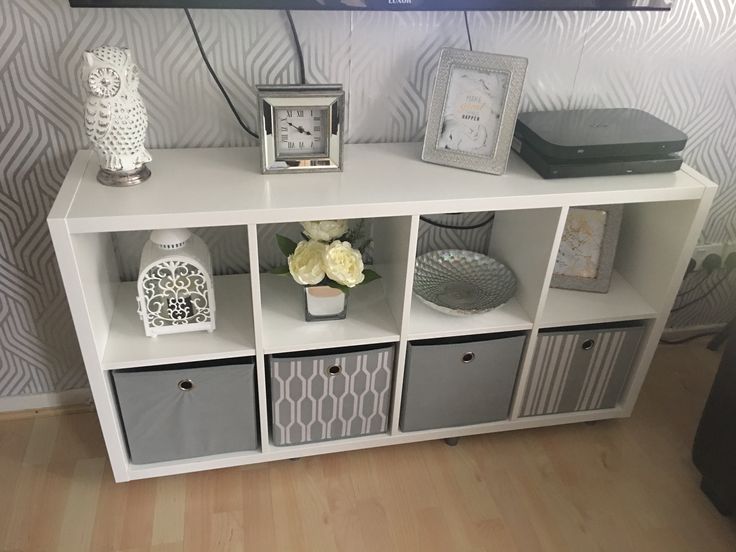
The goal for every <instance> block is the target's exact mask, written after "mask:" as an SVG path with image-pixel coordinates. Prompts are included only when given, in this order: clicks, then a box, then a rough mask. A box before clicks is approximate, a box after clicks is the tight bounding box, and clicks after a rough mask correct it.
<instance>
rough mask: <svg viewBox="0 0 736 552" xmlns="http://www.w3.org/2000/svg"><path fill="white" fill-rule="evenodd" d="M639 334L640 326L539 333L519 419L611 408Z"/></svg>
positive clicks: (572, 329)
mask: <svg viewBox="0 0 736 552" xmlns="http://www.w3.org/2000/svg"><path fill="white" fill-rule="evenodd" d="M643 335H644V326H643V324H642V323H640V322H636V323H633V324H632V323H619V324H607V325H597V326H577V327H572V328H559V329H555V330H545V331H542V332H539V339H538V342H537V347H536V351H535V354H534V360H533V362H532V368H531V373H530V375H529V379H528V381H527V384H526V390H525V393H524V401H523V403H522V409H521V415H522V416H539V415H541V414H556V413H560V412H576V411H580V410H599V409H603V408H613V407H615V406H616V405H617V404H618V401H619V399H620V398H621V394H622V392H623V390H624V388H625V386H626V382H627V381H628V379H629V373H630V372H631V368H632V366H633V363H634V360H635V357H636V352H637V351H638V349H639V342H640V341H641V339H642V336H643Z"/></svg>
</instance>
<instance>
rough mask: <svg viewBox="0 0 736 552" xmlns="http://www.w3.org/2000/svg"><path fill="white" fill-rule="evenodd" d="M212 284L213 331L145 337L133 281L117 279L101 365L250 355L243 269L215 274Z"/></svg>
mask: <svg viewBox="0 0 736 552" xmlns="http://www.w3.org/2000/svg"><path fill="white" fill-rule="evenodd" d="M213 285H214V288H215V305H216V309H217V310H216V314H215V316H216V319H215V320H216V328H215V331H213V332H190V333H182V334H171V335H165V336H158V337H146V334H145V332H144V330H143V324H142V323H141V321H140V318H139V317H138V310H137V307H138V303H137V302H136V299H135V298H136V293H137V291H136V283H135V282H124V283H121V284H120V286H119V288H118V294H117V298H116V300H115V310H114V313H113V316H112V322H111V324H110V332H109V335H108V338H107V346H106V347H105V354H104V356H103V358H102V369H103V370H118V369H122V368H141V367H144V366H156V365H160V364H171V363H174V362H194V361H199V360H212V359H219V358H234V357H240V356H252V355H254V354H255V339H254V333H253V318H252V317H253V315H252V313H253V306H252V299H251V289H250V277H249V275H247V274H236V275H230V276H215V278H214V283H213Z"/></svg>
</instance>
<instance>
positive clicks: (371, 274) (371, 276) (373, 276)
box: [360, 269, 381, 285]
mask: <svg viewBox="0 0 736 552" xmlns="http://www.w3.org/2000/svg"><path fill="white" fill-rule="evenodd" d="M363 276H364V278H363V281H362V282H361V284H360V285H365V284H370V283H371V282H372V281H373V280H378V279H379V278H380V277H381V275H380V274H379V273H378V272H376V271H375V270H371V269H367V270H364V271H363Z"/></svg>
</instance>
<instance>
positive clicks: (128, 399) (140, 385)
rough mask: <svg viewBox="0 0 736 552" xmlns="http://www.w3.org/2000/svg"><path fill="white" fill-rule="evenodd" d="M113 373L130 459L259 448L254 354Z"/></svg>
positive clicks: (142, 460)
mask: <svg viewBox="0 0 736 552" xmlns="http://www.w3.org/2000/svg"><path fill="white" fill-rule="evenodd" d="M175 366H176V368H150V369H136V370H115V371H114V372H113V374H112V377H113V380H114V382H115V390H116V393H117V397H118V405H119V408H120V414H121V417H122V420H123V426H124V428H125V435H126V438H127V440H128V451H129V453H130V459H131V462H132V463H134V464H147V463H150V462H162V461H165V460H179V459H182V458H194V457H197V456H205V455H209V454H220V453H224V452H234V451H246V450H254V449H256V448H258V415H257V408H256V391H255V372H254V362H253V360H252V359H238V363H237V364H227V365H222V364H220V365H216V364H215V363H212V362H207V363H198V364H191V365H175Z"/></svg>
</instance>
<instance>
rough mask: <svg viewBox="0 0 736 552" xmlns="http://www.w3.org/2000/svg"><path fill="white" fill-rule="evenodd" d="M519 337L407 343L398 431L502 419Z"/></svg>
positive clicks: (517, 358) (511, 389)
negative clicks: (399, 429) (399, 428)
mask: <svg viewBox="0 0 736 552" xmlns="http://www.w3.org/2000/svg"><path fill="white" fill-rule="evenodd" d="M525 339H526V334H519V333H516V334H500V335H498V336H494V337H492V338H489V337H488V336H480V337H479V336H475V337H473V338H470V339H468V338H462V339H453V340H439V341H438V340H434V341H419V342H413V343H410V344H409V346H408V351H407V358H406V374H405V377H404V392H403V401H402V406H401V420H400V427H401V430H402V431H418V430H422V429H434V428H440V427H453V426H463V425H472V424H480V423H483V422H491V421H496V420H503V419H506V418H507V417H508V413H509V407H510V405H511V396H512V395H513V392H514V384H515V382H516V375H517V372H518V370H519V363H520V360H521V353H522V349H523V347H524V340H525Z"/></svg>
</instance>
